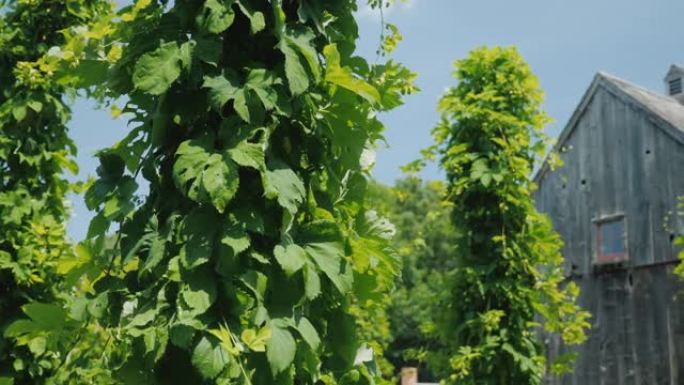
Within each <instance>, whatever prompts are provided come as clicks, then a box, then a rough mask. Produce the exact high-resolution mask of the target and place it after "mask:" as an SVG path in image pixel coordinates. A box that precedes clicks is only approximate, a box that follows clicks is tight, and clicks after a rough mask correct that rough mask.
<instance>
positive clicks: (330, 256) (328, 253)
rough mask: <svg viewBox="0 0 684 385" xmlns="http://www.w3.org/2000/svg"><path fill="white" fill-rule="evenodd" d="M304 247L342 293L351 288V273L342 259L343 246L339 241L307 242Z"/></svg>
mask: <svg viewBox="0 0 684 385" xmlns="http://www.w3.org/2000/svg"><path fill="white" fill-rule="evenodd" d="M304 249H305V250H306V253H307V254H308V255H309V256H310V257H311V259H313V260H314V262H316V265H317V266H318V268H319V269H321V271H323V273H325V275H326V276H327V277H328V278H329V279H330V281H332V283H333V285H335V287H336V288H337V290H339V291H340V293H343V294H344V293H347V292H349V291H350V290H351V288H352V284H353V275H352V271H351V268H350V267H349V266H348V265H347V263H346V262H345V261H344V248H343V246H342V244H341V243H338V242H317V243H307V244H306V246H304Z"/></svg>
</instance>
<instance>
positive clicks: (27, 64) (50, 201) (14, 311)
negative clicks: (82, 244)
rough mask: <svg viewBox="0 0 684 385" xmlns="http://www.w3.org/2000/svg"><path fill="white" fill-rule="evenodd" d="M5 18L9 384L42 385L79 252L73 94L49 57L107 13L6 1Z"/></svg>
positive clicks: (3, 256) (98, 5)
mask: <svg viewBox="0 0 684 385" xmlns="http://www.w3.org/2000/svg"><path fill="white" fill-rule="evenodd" d="M0 6H2V12H0V384H3V385H6V384H15V385H23V384H41V383H43V381H45V379H46V378H48V377H49V376H50V375H51V374H52V373H54V371H55V370H56V369H57V368H58V367H59V366H60V365H61V363H62V359H63V357H61V356H60V351H61V350H62V349H64V348H65V346H66V344H67V341H65V340H63V339H61V338H58V337H59V336H54V338H51V337H48V336H47V335H48V334H49V333H52V332H55V333H57V334H59V333H61V332H63V331H64V330H66V329H67V325H66V324H65V322H64V321H65V318H64V317H65V311H64V310H63V309H62V305H61V304H62V302H63V300H64V299H65V297H64V292H63V289H64V285H63V284H62V283H63V279H62V277H60V276H59V275H58V274H57V272H56V266H57V264H58V262H59V261H60V260H61V259H62V258H66V257H68V256H70V255H71V254H72V247H71V245H70V244H69V243H68V242H67V240H66V236H65V222H66V220H67V218H68V205H67V202H66V195H67V194H68V193H69V192H70V191H72V186H70V184H69V183H68V182H67V180H66V179H65V176H64V173H65V172H67V171H69V172H72V173H75V172H76V170H77V166H76V164H75V162H74V159H73V157H74V155H75V153H76V148H75V147H74V144H73V142H72V141H71V139H70V138H69V136H68V133H67V127H66V123H67V121H68V120H69V117H70V110H69V108H68V106H67V105H66V104H65V100H64V99H65V94H66V92H67V91H66V88H65V87H63V85H62V84H60V83H59V82H58V81H57V80H56V79H54V78H53V74H54V72H55V71H56V67H55V66H54V64H53V63H50V62H49V61H48V60H45V55H46V54H47V52H48V50H49V49H50V48H51V47H53V46H57V45H61V44H63V43H64V41H65V39H64V36H63V35H62V33H61V31H62V30H63V29H65V28H69V27H72V26H75V25H79V24H83V23H86V22H87V21H89V20H91V19H92V18H93V17H94V16H95V15H96V14H98V13H99V12H101V11H103V10H106V9H108V7H109V6H108V5H107V4H105V3H104V2H101V1H81V0H71V1H28V0H23V1H22V0H19V1H2V2H0Z"/></svg>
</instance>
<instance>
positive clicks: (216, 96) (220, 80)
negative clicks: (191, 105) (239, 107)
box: [202, 76, 240, 112]
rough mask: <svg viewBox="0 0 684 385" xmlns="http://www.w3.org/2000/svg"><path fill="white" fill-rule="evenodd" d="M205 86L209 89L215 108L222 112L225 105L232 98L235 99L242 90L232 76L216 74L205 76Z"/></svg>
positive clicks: (210, 98)
mask: <svg viewBox="0 0 684 385" xmlns="http://www.w3.org/2000/svg"><path fill="white" fill-rule="evenodd" d="M202 87H203V88H208V89H209V102H210V103H211V106H212V108H214V110H216V111H218V112H221V110H222V109H223V106H224V105H225V104H226V103H228V101H230V100H234V99H235V97H236V96H237V94H238V91H240V88H238V87H237V85H236V82H235V80H233V79H232V77H230V76H229V77H225V76H214V77H209V76H207V77H205V78H204V83H203V84H202Z"/></svg>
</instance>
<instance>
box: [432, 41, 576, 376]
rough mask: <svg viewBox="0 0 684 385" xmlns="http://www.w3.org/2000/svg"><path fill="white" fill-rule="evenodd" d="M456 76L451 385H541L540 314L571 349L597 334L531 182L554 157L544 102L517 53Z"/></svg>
mask: <svg viewBox="0 0 684 385" xmlns="http://www.w3.org/2000/svg"><path fill="white" fill-rule="evenodd" d="M455 68H456V69H455V76H456V77H457V78H458V80H459V83H458V85H457V86H456V87H453V88H451V89H450V90H448V91H447V92H446V94H445V95H444V96H443V97H442V99H441V100H440V102H439V110H440V111H441V112H442V120H441V122H440V124H439V125H438V126H437V127H436V128H435V129H434V131H433V133H434V137H435V140H436V143H437V144H436V148H437V153H438V155H439V157H440V162H441V166H442V167H443V169H444V170H445V171H446V173H447V179H448V184H449V187H448V200H449V201H450V202H452V204H453V206H454V209H453V214H452V219H453V223H454V226H455V230H456V233H457V234H458V235H459V239H458V241H457V243H456V247H457V248H456V252H455V257H456V263H457V268H456V269H455V270H454V271H453V275H452V276H451V277H450V296H449V301H448V302H447V303H446V304H445V307H444V308H445V309H448V311H446V312H445V315H446V316H445V317H444V319H443V320H442V321H441V325H440V330H441V332H442V337H443V341H444V344H445V345H447V346H449V348H450V349H449V350H448V351H447V352H448V354H447V357H445V362H446V360H447V359H448V362H449V365H450V367H451V370H450V373H451V374H450V375H449V376H446V377H445V378H446V379H447V380H448V382H449V383H458V384H473V385H474V384H497V385H507V384H515V385H521V384H539V383H540V382H541V379H542V376H543V374H544V368H545V363H544V355H543V345H542V343H541V341H540V338H539V337H538V334H537V332H536V327H537V325H538V324H537V323H536V322H535V320H536V319H537V318H536V317H537V315H539V316H540V318H541V321H542V323H543V325H544V328H545V329H546V330H547V331H548V332H558V333H561V335H562V337H563V340H564V341H565V342H566V343H568V344H577V343H581V342H582V341H584V339H585V329H586V328H587V327H588V326H589V324H588V322H587V319H588V317H589V315H588V314H587V313H586V312H584V311H582V310H581V309H580V308H579V307H578V306H577V305H576V304H575V300H576V298H577V295H578V291H579V290H578V288H577V287H576V286H574V285H573V284H572V283H568V284H567V285H566V286H564V287H563V286H562V285H561V283H562V256H561V255H560V252H559V250H560V247H561V244H562V243H561V240H560V238H559V236H558V235H557V234H556V233H555V232H554V231H553V229H552V226H551V223H550V221H549V220H548V218H547V217H545V216H543V215H541V214H539V213H538V212H537V211H536V210H535V207H534V204H533V201H532V196H531V194H532V191H533V189H534V188H535V186H534V183H533V182H532V181H531V172H532V169H533V166H534V164H535V160H537V159H539V157H540V156H541V155H543V152H544V150H545V147H546V146H545V141H544V136H543V132H542V131H543V127H544V125H545V124H546V123H547V121H548V118H547V116H546V115H545V114H544V113H543V112H541V111H540V105H541V102H542V91H541V90H540V89H539V86H538V82H537V79H536V77H534V75H533V74H532V72H531V71H530V68H529V67H528V65H527V64H526V63H525V62H524V61H523V59H522V58H521V57H520V55H519V54H518V53H517V51H516V50H515V49H514V48H491V49H490V48H480V49H476V50H474V51H473V52H471V54H470V55H469V56H468V58H466V59H464V60H460V61H457V62H456V67H455ZM557 364H558V365H556V367H555V369H556V370H561V369H563V368H567V360H561V361H559V362H558V363H557Z"/></svg>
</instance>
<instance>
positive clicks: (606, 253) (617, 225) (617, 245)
mask: <svg viewBox="0 0 684 385" xmlns="http://www.w3.org/2000/svg"><path fill="white" fill-rule="evenodd" d="M625 238H626V234H625V221H624V218H619V219H612V220H609V221H604V222H599V223H598V225H597V233H596V240H597V247H598V250H597V253H596V254H597V255H596V262H598V263H615V262H622V261H625V260H627V245H626V244H627V242H626V239H625Z"/></svg>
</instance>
